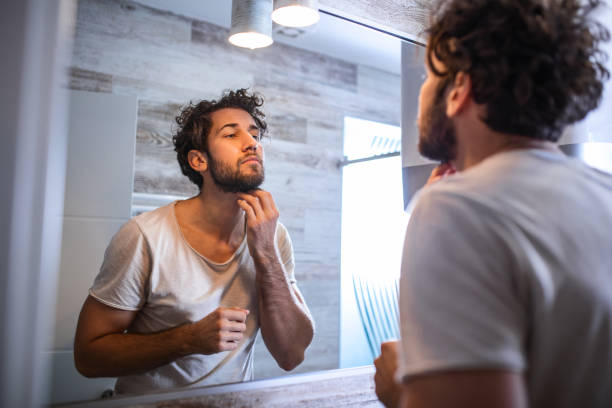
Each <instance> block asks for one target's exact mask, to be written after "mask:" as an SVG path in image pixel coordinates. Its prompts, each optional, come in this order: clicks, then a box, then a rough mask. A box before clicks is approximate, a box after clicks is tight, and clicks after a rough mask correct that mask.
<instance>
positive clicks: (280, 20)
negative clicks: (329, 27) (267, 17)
mask: <svg viewBox="0 0 612 408" xmlns="http://www.w3.org/2000/svg"><path fill="white" fill-rule="evenodd" d="M318 3H319V2H318V1H317V0H274V11H273V12H272V20H274V22H275V23H276V24H280V25H284V26H287V27H307V26H309V25H313V24H315V23H316V22H317V21H319V4H318Z"/></svg>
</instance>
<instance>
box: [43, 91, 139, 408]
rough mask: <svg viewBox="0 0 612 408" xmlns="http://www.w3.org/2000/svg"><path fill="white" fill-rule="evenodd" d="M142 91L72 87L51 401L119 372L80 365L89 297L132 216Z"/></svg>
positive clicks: (88, 389) (93, 390)
mask: <svg viewBox="0 0 612 408" xmlns="http://www.w3.org/2000/svg"><path fill="white" fill-rule="evenodd" d="M137 105H138V101H137V98H136V97H134V96H119V95H113V94H105V93H92V92H82V91H70V110H69V128H68V155H67V162H66V195H65V200H64V217H63V238H62V250H61V266H60V274H59V284H58V291H57V304H56V313H55V316H56V317H55V333H54V339H53V343H52V346H51V347H50V349H49V350H47V351H46V352H45V355H46V357H47V359H48V360H49V361H50V364H51V394H50V396H49V400H48V402H49V403H61V402H68V401H75V400H84V399H95V398H99V397H100V395H101V394H102V392H103V391H104V390H105V389H107V388H113V383H114V380H113V379H108V378H102V379H87V378H85V377H83V376H81V375H80V374H79V373H78V372H77V371H76V369H75V367H74V359H73V342H74V333H75V329H76V322H77V319H78V315H79V311H80V309H81V306H82V304H83V301H84V300H85V298H86V297H87V292H88V289H89V287H90V286H91V284H92V283H93V279H94V278H95V276H96V274H97V273H98V270H99V268H100V265H101V263H102V258H103V255H104V250H105V249H106V246H107V245H108V243H109V241H110V239H111V237H112V236H113V234H114V233H115V232H116V231H117V230H118V229H119V227H120V226H121V225H122V224H123V223H124V222H126V221H127V220H129V219H130V217H131V204H132V190H133V184H134V182H133V180H134V144H135V140H136V137H135V136H136V116H137Z"/></svg>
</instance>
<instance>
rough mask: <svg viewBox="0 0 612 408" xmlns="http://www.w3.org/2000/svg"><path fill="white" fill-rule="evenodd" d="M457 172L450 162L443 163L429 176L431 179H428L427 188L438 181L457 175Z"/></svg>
mask: <svg viewBox="0 0 612 408" xmlns="http://www.w3.org/2000/svg"><path fill="white" fill-rule="evenodd" d="M456 172H457V170H455V168H454V167H453V165H452V164H450V163H449V162H446V163H442V164H440V165H438V166H436V167H435V168H434V169H433V170H432V171H431V174H430V175H429V178H428V179H427V183H425V185H426V186H428V185H430V184H433V183H435V182H436V181H438V180H440V179H442V178H444V177H446V176H450V175H451V174H455V173H456Z"/></svg>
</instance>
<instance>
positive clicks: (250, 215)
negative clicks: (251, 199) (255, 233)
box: [237, 198, 257, 220]
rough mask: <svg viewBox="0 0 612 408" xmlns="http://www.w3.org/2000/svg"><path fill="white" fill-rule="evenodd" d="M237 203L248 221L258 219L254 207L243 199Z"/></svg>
mask: <svg viewBox="0 0 612 408" xmlns="http://www.w3.org/2000/svg"><path fill="white" fill-rule="evenodd" d="M237 203H238V205H239V206H240V208H242V209H243V210H244V212H245V214H246V216H247V219H248V220H254V219H257V215H255V210H253V207H251V206H250V205H249V203H247V202H246V201H244V200H243V199H242V198H239V199H238V201H237Z"/></svg>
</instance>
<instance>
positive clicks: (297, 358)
mask: <svg viewBox="0 0 612 408" xmlns="http://www.w3.org/2000/svg"><path fill="white" fill-rule="evenodd" d="M302 361H304V352H303V351H302V352H299V353H297V352H296V353H293V354H292V355H286V357H284V358H282V359H278V360H277V363H278V365H279V367H280V368H282V369H283V370H285V371H291V370H293V369H294V368H295V367H297V366H299V365H300V364H302Z"/></svg>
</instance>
